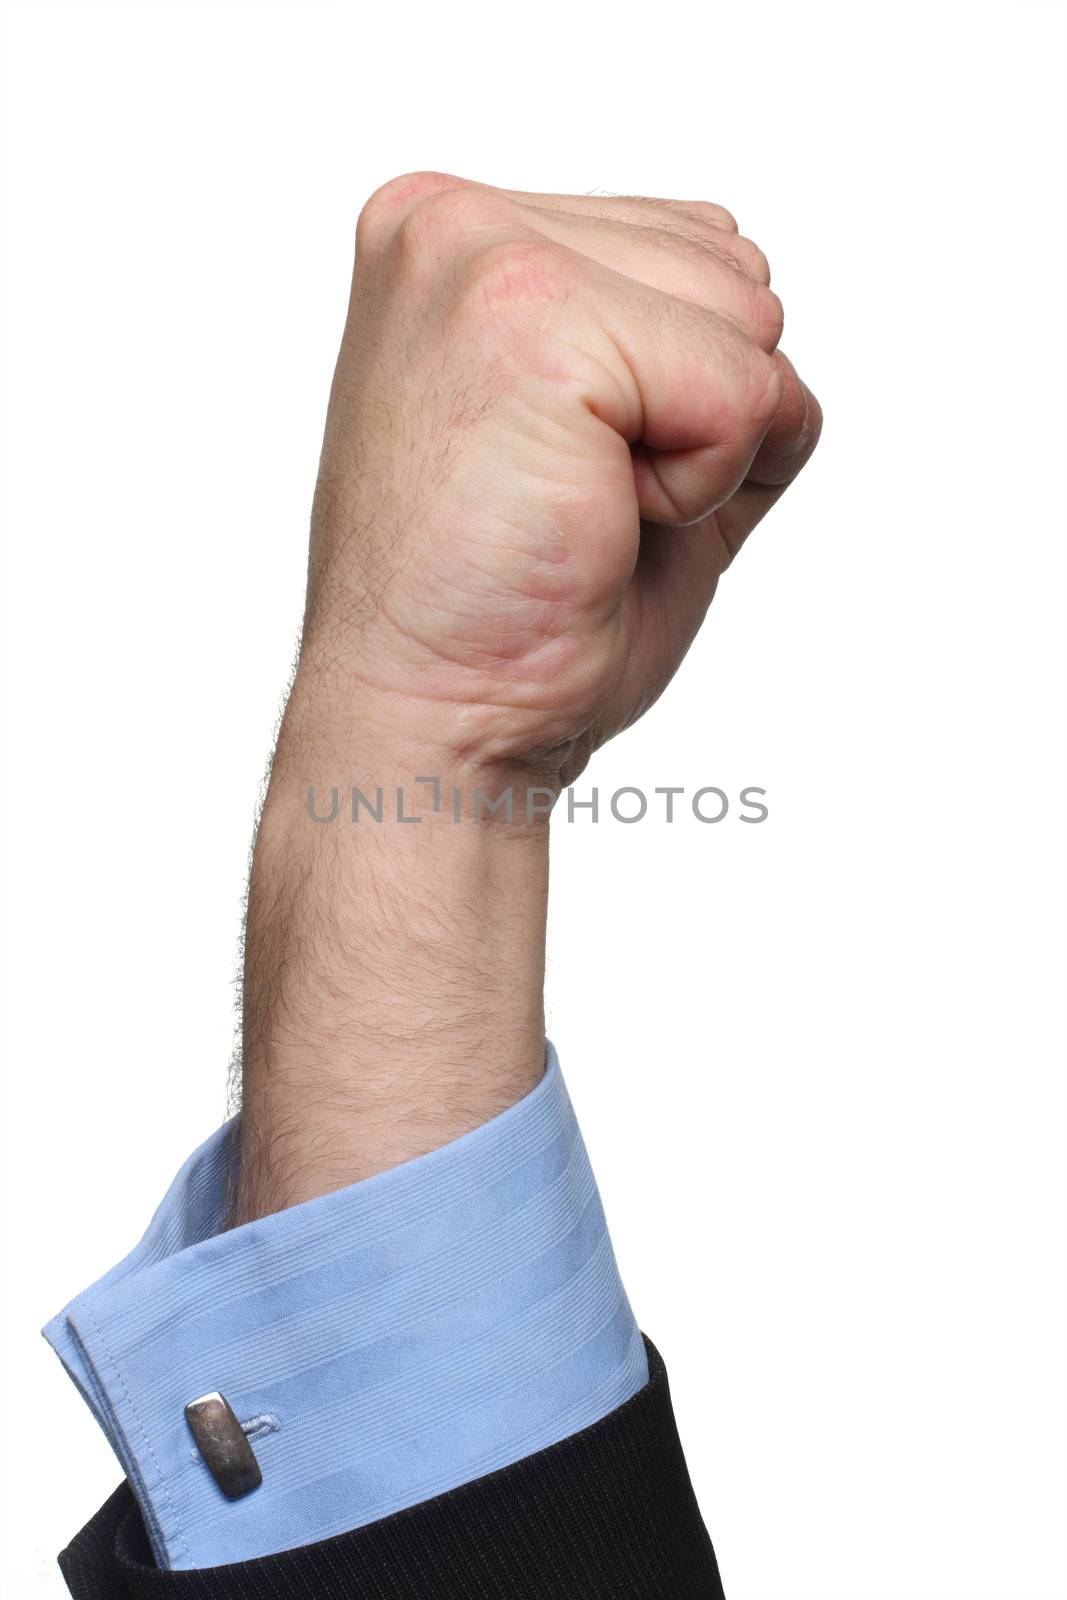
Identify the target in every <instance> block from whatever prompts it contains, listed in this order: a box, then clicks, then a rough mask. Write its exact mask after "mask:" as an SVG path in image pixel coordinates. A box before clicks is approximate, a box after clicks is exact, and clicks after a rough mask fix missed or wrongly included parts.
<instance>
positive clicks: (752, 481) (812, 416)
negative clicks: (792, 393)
mask: <svg viewBox="0 0 1067 1600" xmlns="http://www.w3.org/2000/svg"><path fill="white" fill-rule="evenodd" d="M803 387H804V393H805V397H806V402H807V414H806V418H805V425H804V430H803V434H802V436H801V439H802V442H801V446H800V448H799V449H798V450H797V452H796V454H795V455H794V457H793V460H792V463H791V466H790V470H789V471H788V475H784V474H783V475H781V476H778V477H777V479H773V480H766V479H764V480H763V481H761V479H760V478H757V477H756V476H755V475H754V473H753V474H750V475H749V477H748V478H747V479H746V480H745V482H744V483H743V484H742V485H741V487H740V488H739V489H738V490H737V492H736V493H735V494H733V495H732V496H731V497H730V499H729V500H727V501H726V503H725V504H724V505H722V506H720V507H719V509H718V511H717V512H716V513H715V516H714V519H713V520H714V522H715V528H716V531H717V533H718V535H719V538H720V539H721V541H722V543H723V545H724V546H725V548H726V550H727V551H728V553H729V556H730V559H731V560H732V559H733V557H734V556H735V555H736V554H737V552H738V551H739V550H740V548H741V546H742V545H743V544H744V542H745V540H746V539H747V538H748V536H749V534H750V533H751V532H752V530H753V528H754V527H756V525H757V523H759V522H762V520H763V518H764V517H765V516H766V515H767V513H768V511H770V509H771V507H772V506H773V505H774V504H775V503H776V502H777V501H778V500H780V499H781V497H782V495H783V494H784V493H785V491H786V490H787V489H788V487H789V485H790V484H791V483H792V481H793V479H794V478H795V477H796V476H797V473H798V472H800V470H801V468H802V467H804V466H805V465H806V464H807V462H808V460H809V459H810V457H811V454H812V451H813V450H814V449H815V446H816V445H817V444H818V442H819V434H820V433H821V431H822V407H821V406H820V405H819V402H818V400H816V398H815V396H814V395H813V394H812V392H811V390H810V389H808V388H807V386H806V385H804V386H803ZM758 460H759V457H758V456H757V462H758ZM753 465H754V469H756V463H754V464H753ZM757 470H758V469H757ZM762 471H763V473H764V474H766V472H767V468H766V467H764V468H763V469H762ZM777 471H778V472H779V473H781V471H782V466H781V461H780V462H779V466H778V468H777Z"/></svg>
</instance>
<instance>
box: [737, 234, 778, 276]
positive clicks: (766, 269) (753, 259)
mask: <svg viewBox="0 0 1067 1600" xmlns="http://www.w3.org/2000/svg"><path fill="white" fill-rule="evenodd" d="M729 249H730V250H731V252H732V253H733V255H734V256H735V258H736V260H737V262H738V265H739V266H740V267H741V269H742V271H744V272H747V273H748V275H749V277H750V278H755V279H756V281H757V282H758V283H762V284H765V285H766V284H769V283H770V281H771V264H770V262H769V261H768V260H767V257H766V256H765V255H764V253H763V251H762V250H761V249H760V247H759V245H758V244H756V243H755V242H754V241H753V240H752V239H746V238H745V236H744V234H741V233H739V234H738V235H737V237H736V238H735V239H731V240H730V244H729Z"/></svg>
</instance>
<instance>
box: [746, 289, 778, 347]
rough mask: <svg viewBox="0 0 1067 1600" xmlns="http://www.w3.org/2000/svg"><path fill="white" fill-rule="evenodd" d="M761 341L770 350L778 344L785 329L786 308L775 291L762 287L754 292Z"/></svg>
mask: <svg viewBox="0 0 1067 1600" xmlns="http://www.w3.org/2000/svg"><path fill="white" fill-rule="evenodd" d="M753 298H754V300H755V302H756V307H757V316H758V321H759V328H760V335H761V339H762V340H763V341H765V342H766V344H767V345H768V347H769V348H770V349H772V350H773V349H774V346H775V345H776V344H777V343H778V341H779V339H780V338H781V337H782V330H783V328H784V327H785V307H784V306H783V304H782V302H781V300H780V299H779V298H778V296H777V295H776V294H775V292H774V290H773V289H768V288H766V287H765V286H763V285H761V286H760V287H759V288H757V289H755V290H754V291H753Z"/></svg>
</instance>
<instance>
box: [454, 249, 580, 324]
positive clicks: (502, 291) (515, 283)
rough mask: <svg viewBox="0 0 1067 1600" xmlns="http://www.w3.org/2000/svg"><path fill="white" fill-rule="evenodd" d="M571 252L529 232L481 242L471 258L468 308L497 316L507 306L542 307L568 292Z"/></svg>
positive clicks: (466, 283) (467, 272) (466, 286)
mask: <svg viewBox="0 0 1067 1600" xmlns="http://www.w3.org/2000/svg"><path fill="white" fill-rule="evenodd" d="M569 254H570V253H569V252H568V251H567V250H565V249H563V248H561V247H560V246H558V245H556V244H553V243H552V242H551V241H549V240H547V239H543V238H541V237H538V236H533V235H530V236H528V237H515V238H510V239H497V240H494V241H492V242H487V243H485V244H482V245H481V246H479V247H478V248H476V249H475V250H473V251H472V252H471V254H470V256H469V257H468V260H467V263H466V268H465V271H464V273H463V291H462V297H463V301H464V304H465V305H466V307H467V308H468V309H472V308H473V309H474V310H475V311H476V312H478V311H484V312H486V313H487V314H491V315H496V314H497V313H499V312H500V311H502V310H504V309H508V308H510V309H512V310H519V309H521V308H522V307H523V306H538V307H543V306H544V305H545V304H546V303H550V302H552V301H556V300H562V299H563V298H565V297H566V295H567V293H568V291H569V285H570V280H571V276H572V270H571V266H570V259H569Z"/></svg>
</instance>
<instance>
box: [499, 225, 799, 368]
mask: <svg viewBox="0 0 1067 1600" xmlns="http://www.w3.org/2000/svg"><path fill="white" fill-rule="evenodd" d="M522 210H523V213H524V215H525V217H526V218H532V219H533V220H534V224H535V226H536V228H537V231H538V233H540V234H541V235H542V237H544V238H547V239H551V240H553V241H555V242H556V243H558V244H562V245H565V246H566V247H567V248H568V249H570V250H575V251H577V252H578V253H579V254H581V255H583V256H585V257H586V258H587V259H588V260H590V261H598V262H599V263H600V264H601V265H602V266H605V267H610V268H611V270H612V271H614V272H619V273H621V274H623V276H625V277H627V278H633V279H635V280H636V281H637V282H639V283H647V284H648V285H649V286H650V287H652V288H654V289H659V290H660V291H661V292H662V293H664V294H669V295H674V296H675V297H676V298H677V299H680V300H691V301H693V302H694V304H696V305H702V306H706V307H708V308H709V309H711V310H714V311H717V312H719V313H720V314H721V315H724V316H728V317H730V318H732V320H733V321H734V322H735V323H736V324H737V326H738V327H739V328H741V329H742V330H743V332H744V333H745V334H747V336H748V337H749V338H752V339H755V341H756V343H757V344H758V345H760V346H761V347H762V348H763V349H764V350H773V349H774V348H775V346H776V345H777V343H778V341H779V339H780V338H781V336H782V323H783V315H784V314H783V310H782V302H781V301H780V300H779V298H778V296H777V295H776V294H775V293H774V291H773V290H772V289H769V288H768V287H767V284H766V283H765V282H762V281H760V280H759V279H758V278H755V277H753V276H752V275H751V274H750V273H748V272H746V271H744V270H742V268H741V266H740V265H739V264H738V261H737V259H736V257H735V256H734V255H732V254H731V252H730V250H729V249H728V248H727V247H726V246H725V245H724V244H723V243H722V242H721V241H723V240H726V239H729V238H731V237H732V235H729V234H725V233H723V232H722V230H721V229H719V230H712V229H710V228H709V229H706V230H705V231H704V234H703V236H697V235H695V234H687V233H676V232H673V231H669V230H664V229H662V228H656V227H649V226H648V225H646V224H645V223H638V224H634V223H623V222H621V221H619V220H617V219H616V218H613V217H607V216H582V215H578V214H575V213H572V212H569V211H562V210H560V211H553V210H540V211H538V210H536V209H535V208H532V207H529V206H524V207H523V208H522Z"/></svg>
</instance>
